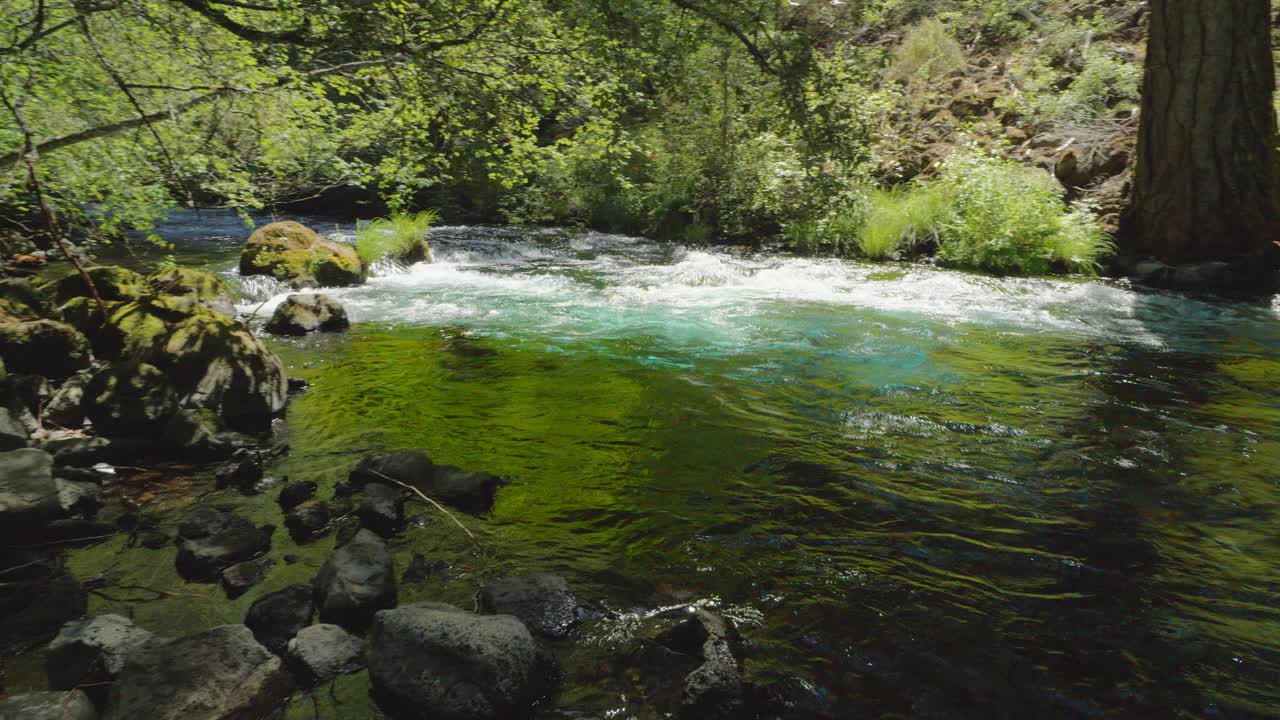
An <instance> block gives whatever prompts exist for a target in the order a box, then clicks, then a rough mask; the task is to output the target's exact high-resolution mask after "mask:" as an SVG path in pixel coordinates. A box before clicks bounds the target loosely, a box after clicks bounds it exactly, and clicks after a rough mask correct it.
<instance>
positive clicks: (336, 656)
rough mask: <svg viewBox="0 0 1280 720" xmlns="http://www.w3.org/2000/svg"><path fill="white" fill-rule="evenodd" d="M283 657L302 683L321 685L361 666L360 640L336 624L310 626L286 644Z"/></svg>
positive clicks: (362, 662) (361, 650) (362, 656)
mask: <svg viewBox="0 0 1280 720" xmlns="http://www.w3.org/2000/svg"><path fill="white" fill-rule="evenodd" d="M285 657H286V659H287V660H288V661H289V665H290V666H291V667H293V668H294V669H295V672H296V673H297V675H298V676H299V677H300V678H302V680H303V682H305V683H307V684H314V683H322V682H326V681H328V680H332V679H334V678H336V677H338V676H339V675H346V674H347V673H353V672H356V671H358V670H360V669H362V668H363V667H364V640H361V639H360V638H358V637H355V636H353V635H351V634H350V633H348V632H347V631H346V630H343V629H342V628H340V627H338V626H337V625H312V626H311V627H307V628H303V629H302V630H301V631H300V632H299V633H298V634H297V635H296V636H295V637H294V638H293V639H292V640H290V641H289V645H288V648H287V650H286V653H285Z"/></svg>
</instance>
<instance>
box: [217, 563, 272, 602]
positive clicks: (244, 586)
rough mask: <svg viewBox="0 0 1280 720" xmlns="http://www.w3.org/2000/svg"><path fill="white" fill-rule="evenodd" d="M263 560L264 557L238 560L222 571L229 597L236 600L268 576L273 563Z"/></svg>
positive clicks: (223, 581)
mask: <svg viewBox="0 0 1280 720" xmlns="http://www.w3.org/2000/svg"><path fill="white" fill-rule="evenodd" d="M263 560H264V558H259V559H258V560H246V561H244V562H238V563H236V564H235V565H232V566H231V567H229V568H227V569H225V570H223V571H222V588H223V589H224V590H226V591H227V597H229V598H231V599H232V600H234V599H236V598H238V597H240V596H241V595H243V594H245V593H246V592H248V591H249V588H251V587H253V586H254V585H257V584H258V583H260V582H262V581H263V579H264V578H266V577H267V571H268V570H270V569H271V563H270V562H263Z"/></svg>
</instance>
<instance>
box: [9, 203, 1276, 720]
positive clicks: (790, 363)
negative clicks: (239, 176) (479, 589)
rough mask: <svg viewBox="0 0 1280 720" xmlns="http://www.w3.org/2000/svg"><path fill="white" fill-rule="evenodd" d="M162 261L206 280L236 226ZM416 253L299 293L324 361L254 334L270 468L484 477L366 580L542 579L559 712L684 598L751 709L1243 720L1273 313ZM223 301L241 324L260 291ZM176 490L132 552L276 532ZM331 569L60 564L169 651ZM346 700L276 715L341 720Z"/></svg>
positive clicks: (801, 268)
mask: <svg viewBox="0 0 1280 720" xmlns="http://www.w3.org/2000/svg"><path fill="white" fill-rule="evenodd" d="M318 227H320V228H321V229H326V230H327V229H329V228H328V227H326V226H324V225H322V224H321V225H318ZM168 232H169V235H170V237H172V238H175V239H176V241H177V242H178V243H179V258H180V259H183V258H185V259H187V260H188V261H192V262H198V263H201V264H204V265H205V266H206V267H209V268H212V269H214V270H216V271H219V272H222V273H224V274H226V275H227V276H228V277H230V278H232V279H236V278H235V276H234V269H233V268H234V264H235V253H236V250H237V248H238V244H239V242H241V240H242V238H243V237H244V235H245V233H244V231H243V230H240V229H231V230H228V229H224V228H221V227H218V226H217V225H216V223H215V222H213V221H210V220H208V219H202V220H195V221H191V220H188V221H187V222H186V224H185V225H182V226H174V227H172V228H169V229H168ZM432 247H433V254H434V256H435V262H434V263H432V264H429V265H417V266H414V267H411V268H407V269H399V270H391V269H385V270H384V274H383V275H381V276H380V277H376V278H374V279H372V280H371V281H370V282H369V283H368V284H367V285H366V286H363V287H359V288H351V289H343V290H335V291H333V292H332V294H333V295H334V296H336V297H337V298H338V299H339V300H340V301H341V302H342V303H343V304H344V305H345V306H346V308H347V310H348V312H349V314H350V315H351V318H352V320H353V321H354V323H355V325H354V327H353V329H352V331H351V332H350V333H349V334H347V335H344V336H339V337H324V338H317V337H312V338H308V339H303V340H297V341H293V340H278V341H273V344H274V346H275V348H276V349H277V351H278V352H280V353H281V355H282V356H283V357H284V358H285V360H286V363H287V364H288V365H289V367H290V372H291V374H293V375H297V376H301V377H304V378H306V379H308V380H309V381H311V383H312V387H311V390H310V391H309V392H307V393H306V394H305V395H303V396H300V397H299V398H297V399H296V400H295V401H294V402H293V403H292V405H291V406H290V409H289V413H288V418H287V423H286V427H285V429H284V430H283V432H284V433H285V435H286V436H287V438H288V440H289V441H290V443H291V445H292V454H291V455H290V456H289V457H288V458H287V459H285V460H283V461H281V462H280V463H279V464H278V465H277V466H276V467H274V468H272V474H273V476H275V477H281V476H285V475H287V476H289V477H290V478H292V479H315V480H317V481H319V482H320V483H321V485H322V486H323V487H326V488H327V487H330V486H331V485H332V484H333V483H334V482H337V481H338V480H340V479H342V478H343V477H344V476H345V471H346V469H347V468H349V466H350V464H351V463H352V462H354V460H355V459H356V458H357V457H359V456H360V455H361V454H364V453H366V452H369V451H371V450H376V449H379V448H396V447H413V448H420V449H423V450H425V451H427V452H428V453H429V454H430V455H431V456H432V457H433V458H436V459H437V460H438V461H440V462H446V463H451V464H455V465H460V466H463V467H468V468H473V469H484V470H488V471H491V472H494V473H497V474H501V475H506V476H509V477H510V478H512V482H511V484H510V485H509V486H507V487H505V488H504V489H502V490H501V491H500V494H499V498H498V502H497V506H496V507H495V509H494V512H493V513H492V514H491V515H489V516H485V517H480V518H464V522H466V523H467V524H468V527H470V528H472V529H473V531H475V532H476V534H477V536H478V537H479V539H480V542H481V545H482V547H483V552H479V553H477V552H475V551H473V550H472V549H471V547H470V545H469V544H468V543H467V541H466V539H465V537H463V536H462V535H461V534H460V533H459V532H458V531H457V529H456V528H455V527H453V526H451V525H450V524H449V523H448V522H447V521H444V520H442V519H441V518H440V516H439V515H438V514H436V513H434V512H433V511H432V510H430V509H429V508H422V509H420V510H418V511H417V512H419V513H420V515H421V517H420V521H419V522H418V524H417V525H418V526H417V527H416V528H414V529H412V530H410V531H408V532H407V533H406V534H405V536H404V537H403V538H402V539H400V540H399V541H397V544H396V556H397V565H398V568H399V569H400V570H403V569H404V567H405V566H406V565H407V563H408V561H409V558H410V557H412V555H413V554H415V553H421V554H424V555H427V556H428V557H432V558H440V559H444V560H447V561H449V562H450V563H451V564H452V569H451V570H450V571H449V572H448V573H446V575H445V577H444V578H443V579H440V580H435V581H431V582H429V583H426V584H421V585H408V586H403V587H402V588H401V601H402V602H408V601H413V600H417V599H428V598H431V599H445V600H448V601H452V602H456V603H458V604H460V605H463V606H465V607H470V605H471V602H472V597H473V594H474V591H475V587H476V582H477V581H478V579H480V578H482V577H485V576H493V575H497V574H502V573H509V572H527V571H536V570H549V571H554V572H559V573H561V574H563V575H565V576H566V577H568V578H569V580H570V581H571V583H572V584H573V585H574V586H575V588H576V589H577V590H578V593H579V595H580V599H581V600H582V601H583V602H584V603H585V604H586V605H587V606H588V607H589V608H591V609H592V611H593V613H595V614H596V616H595V617H594V618H593V619H591V620H589V621H588V622H587V623H586V624H585V625H584V626H583V627H582V628H581V629H580V631H579V637H578V639H577V644H576V646H574V647H564V648H561V650H560V653H561V656H562V661H563V662H564V664H565V666H566V670H567V677H566V682H565V689H564V692H563V695H562V697H561V702H560V704H561V706H563V707H571V708H578V709H582V710H585V711H589V712H591V713H595V714H598V716H600V717H604V716H606V715H608V714H609V713H616V714H614V715H608V716H612V717H648V716H651V713H652V708H648V707H646V705H645V703H644V702H643V699H641V698H637V697H636V696H635V693H634V692H632V689H631V688H629V687H628V685H627V680H626V679H625V678H615V677H610V676H608V674H607V673H603V672H602V671H601V670H600V669H599V665H600V664H599V663H598V662H595V660H594V659H595V658H597V655H598V653H599V652H605V651H607V649H608V647H609V646H610V644H611V643H613V642H615V641H616V640H617V637H618V635H619V634H621V633H623V632H625V626H626V622H627V620H628V618H632V617H634V615H635V614H636V613H643V612H646V611H648V610H650V609H652V608H654V607H658V606H662V605H669V604H674V603H677V602H683V601H686V600H689V599H693V600H696V601H701V602H704V603H707V604H710V605H713V606H715V607H718V608H720V610H721V611H723V612H726V613H727V614H729V615H730V616H732V617H734V618H736V619H737V620H738V621H739V624H740V627H741V629H742V631H743V633H744V635H745V637H746V638H747V640H748V650H749V656H748V660H747V665H746V672H747V674H748V676H749V677H750V678H751V679H753V680H756V681H759V682H767V681H769V680H775V679H781V678H785V677H793V676H799V677H803V678H805V679H806V680H807V681H808V682H810V683H812V684H813V686H814V687H816V688H818V692H819V693H820V694H822V695H823V696H824V697H825V699H826V701H827V702H829V703H830V707H832V708H834V710H833V712H835V713H836V714H837V715H838V716H839V717H855V716H856V717H860V718H960V717H963V718H1026V717H1031V716H1033V715H1037V716H1040V717H1053V718H1057V717H1062V718H1093V717H1108V718H1110V717H1126V718H1127V717H1144V718H1145V717H1151V718H1174V717H1184V718H1201V717H1208V718H1253V717H1280V683H1278V682H1277V680H1278V679H1280V600H1278V599H1280V391H1278V389H1277V384H1276V380H1275V378H1276V377H1278V376H1280V372H1278V371H1280V362H1278V361H1277V360H1278V358H1280V317H1278V314H1280V310H1278V307H1280V306H1277V305H1276V304H1273V303H1259V304H1227V303H1216V302H1210V301H1203V300H1196V299H1191V298H1187V297H1183V296H1179V295H1172V294H1160V293H1144V292H1137V291H1135V290H1132V289H1130V288H1128V287H1125V286H1123V285H1118V284H1113V283H1107V282H1098V281H1084V280H1071V279H1067V280H1020V279H992V278H986V277H980V276H974V275H968V274H962V273H957V272H951V271H943V270H937V269H931V268H927V267H920V266H895V265H868V264H859V263H852V262H846V261H839V260H821V259H804V258H793V257H781V256H773V255H756V254H747V253H739V252H732V251H724V250H698V249H691V248H684V247H678V246H670V245H664V244H658V243H653V242H649V241H645V240H640V239H634V238H626V237H618V236H609V235H601V234H594V233H568V232H560V231H518V230H508V229H486V228H442V229H439V230H437V231H436V232H435V233H434V234H433V236H432ZM243 290H244V292H245V295H246V297H245V300H244V303H243V309H245V310H246V311H251V310H254V309H258V313H259V316H260V317H265V316H266V315H267V314H268V313H269V311H270V310H271V309H272V307H273V306H274V304H275V303H276V302H278V301H279V299H280V298H281V297H282V296H279V295H277V294H276V290H278V288H272V287H269V286H268V284H265V283H262V282H261V281H258V280H252V279H251V280H249V281H246V282H245V283H244V284H243ZM264 301H265V305H263V304H262V303H263V302H264ZM178 475H180V476H181V477H177V476H170V477H166V478H151V479H149V480H148V479H147V478H142V479H139V480H135V481H134V482H132V483H131V484H130V485H129V487H128V490H127V492H130V493H133V496H134V498H135V501H138V502H141V503H142V504H143V507H144V509H145V510H147V511H148V512H154V513H157V514H158V515H159V516H160V517H163V518H166V522H170V523H176V521H177V518H178V516H179V513H178V512H176V511H177V510H178V509H180V508H181V507H183V506H185V505H188V504H190V503H191V502H193V501H196V500H199V501H215V500H216V501H223V502H233V503H236V504H239V505H241V506H242V507H243V508H244V511H245V512H246V513H249V514H251V515H253V516H254V517H256V518H258V519H260V520H261V521H262V522H272V523H275V524H280V518H279V511H278V509H276V508H275V506H274V503H273V499H272V497H271V496H270V495H268V496H264V497H259V498H240V497H239V496H234V495H230V494H223V493H213V494H209V491H208V480H207V477H205V476H204V475H202V474H201V472H199V471H193V472H191V473H189V474H188V475H189V477H188V475H182V474H181V473H178ZM322 494H323V491H322ZM332 544H333V539H332V537H330V538H325V539H322V540H320V541H318V542H316V543H314V544H312V545H307V546H303V547H296V546H294V545H293V544H292V542H291V541H289V539H288V536H287V534H286V533H284V532H283V530H281V531H278V532H277V533H276V545H275V550H274V551H273V553H272V556H273V557H274V558H277V559H280V562H279V563H278V565H277V566H276V568H275V570H274V571H273V572H272V574H271V576H270V577H269V579H268V580H267V581H266V582H265V583H264V584H263V585H262V586H260V587H259V588H257V589H255V591H253V592H250V593H249V594H248V595H247V596H245V597H244V598H241V599H238V600H235V601H228V600H226V599H225V597H224V596H223V595H222V593H221V591H220V590H219V589H218V588H216V587H213V586H201V585H186V584H183V583H181V581H179V580H178V579H177V577H176V575H175V574H174V572H173V569H172V560H173V557H172V556H173V550H172V549H166V550H159V551H151V550H142V549H132V548H127V547H125V541H124V540H123V539H117V540H113V541H111V542H107V543H105V544H103V545H99V546H96V547H93V548H88V549H83V550H78V551H75V552H74V553H72V556H71V567H72V568H73V570H75V571H76V572H77V573H78V574H81V575H90V574H96V573H103V572H105V573H106V574H107V575H108V576H109V577H110V578H111V579H112V581H113V582H114V583H117V584H123V585H136V586H145V587H149V588H153V589H162V590H167V591H173V594H170V595H168V596H167V597H165V598H164V599H161V600H147V597H148V596H147V594H146V593H145V592H142V591H137V590H134V591H125V592H122V593H121V592H117V593H115V594H114V596H113V598H110V599H109V598H104V597H97V596H95V598H94V599H93V608H92V609H93V611H94V612H106V611H128V612H131V613H132V614H133V615H134V616H135V617H136V618H137V619H138V622H139V623H141V624H143V625H144V626H147V627H151V628H153V629H156V630H158V631H161V632H167V633H170V634H177V633H179V632H189V631H191V630H193V629H196V628H198V627H203V626H208V625H215V624H219V623H221V622H238V621H239V620H240V618H241V617H243V613H244V610H245V608H246V607H247V606H248V604H249V603H250V602H252V600H253V599H254V598H255V597H257V596H258V595H259V594H261V593H262V592H266V591H269V590H272V589H275V588H278V587H280V586H283V585H287V584H289V583H292V582H302V581H306V580H308V579H309V578H310V577H311V575H312V574H314V572H315V569H316V567H318V565H319V564H320V562H322V561H323V559H324V557H325V556H326V555H327V554H328V552H330V551H331V549H332ZM285 554H293V555H296V556H297V557H296V558H295V559H294V560H295V561H294V562H293V563H292V564H290V563H287V562H284V561H283V560H282V558H283V556H284V555H285ZM130 592H132V593H133V594H132V595H130V594H129V593H130ZM134 600H137V601H138V602H134ZM19 674H21V673H19ZM11 675H12V673H11ZM33 675H34V673H33ZM35 682H36V681H34V680H33V681H32V683H33V684H34V683H35ZM10 686H11V687H13V686H14V681H13V678H12V677H11V679H10ZM366 686H367V678H366V677H365V676H363V675H356V676H352V677H350V678H347V679H345V680H343V681H341V682H339V683H338V686H337V687H336V688H335V689H334V691H333V693H332V694H330V693H327V692H325V693H319V694H317V696H316V697H315V698H313V699H311V700H308V701H306V702H301V703H298V704H297V705H296V706H295V707H294V708H293V709H292V710H291V716H292V717H299V718H301V717H312V716H313V713H319V716H320V717H343V718H360V717H370V718H373V717H378V715H377V712H376V710H375V709H373V708H372V707H371V706H370V704H369V702H368V700H367V698H366V693H365V690H366ZM593 716H594V715H593Z"/></svg>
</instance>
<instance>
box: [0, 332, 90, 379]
mask: <svg viewBox="0 0 1280 720" xmlns="http://www.w3.org/2000/svg"><path fill="white" fill-rule="evenodd" d="M0 358H3V359H4V365H5V368H6V369H7V370H8V372H15V373H28V374H31V375H41V376H43V377H47V378H52V379H59V378H64V377H67V376H68V375H72V374H74V373H75V372H76V371H77V370H82V369H84V368H86V367H88V366H89V363H90V362H92V361H93V354H92V352H91V351H90V348H89V341H88V340H87V339H86V338H85V336H84V335H83V334H81V333H80V332H79V331H77V330H76V329H75V328H73V327H71V326H70V325H67V324H66V323H60V322H57V321H55V320H27V321H20V322H5V323H0Z"/></svg>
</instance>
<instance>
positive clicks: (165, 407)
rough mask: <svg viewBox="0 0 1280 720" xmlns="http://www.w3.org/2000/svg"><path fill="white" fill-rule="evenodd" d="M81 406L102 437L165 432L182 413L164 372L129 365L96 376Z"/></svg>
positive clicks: (143, 364) (87, 389)
mask: <svg viewBox="0 0 1280 720" xmlns="http://www.w3.org/2000/svg"><path fill="white" fill-rule="evenodd" d="M81 406H82V407H83V409H84V414H85V415H86V416H87V417H88V418H89V419H90V420H91V421H93V426H94V429H95V430H96V431H97V432H98V434H99V435H106V436H135V435H143V434H147V433H152V432H158V431H160V430H162V429H163V428H164V426H165V424H166V423H167V422H168V421H169V418H170V416H172V415H173V414H174V413H175V412H177V411H178V398H177V395H176V394H175V393H174V391H173V387H172V385H170V383H169V378H168V377H166V376H165V374H164V373H162V372H160V370H158V369H156V368H155V367H153V366H151V365H148V364H146V363H137V364H129V363H126V364H121V365H114V366H112V367H109V368H107V369H105V370H102V371H100V372H98V373H97V374H96V375H94V376H93V379H92V380H90V381H89V384H88V386H87V387H86V388H85V390H84V399H83V400H82V401H81Z"/></svg>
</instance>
